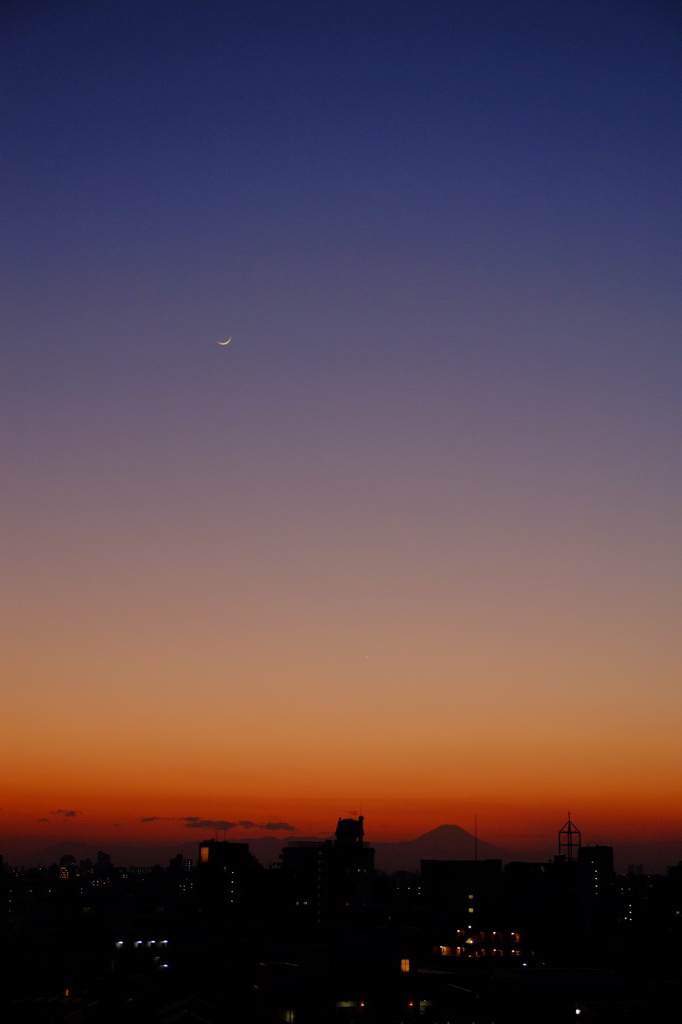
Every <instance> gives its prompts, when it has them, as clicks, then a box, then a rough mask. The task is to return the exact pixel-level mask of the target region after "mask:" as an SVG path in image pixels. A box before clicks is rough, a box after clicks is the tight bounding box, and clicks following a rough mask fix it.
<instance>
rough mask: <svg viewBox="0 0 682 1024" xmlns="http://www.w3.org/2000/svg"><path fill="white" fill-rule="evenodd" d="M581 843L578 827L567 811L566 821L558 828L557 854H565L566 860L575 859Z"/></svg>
mask: <svg viewBox="0 0 682 1024" xmlns="http://www.w3.org/2000/svg"><path fill="white" fill-rule="evenodd" d="M580 844H581V836H580V829H578V828H576V827H575V825H574V824H573V822H572V821H571V812H570V811H569V812H568V821H567V822H566V824H565V825H564V827H563V828H560V829H559V854H560V855H561V854H562V853H563V854H565V856H566V860H575V858H576V856H577V854H578V852H579V850H580Z"/></svg>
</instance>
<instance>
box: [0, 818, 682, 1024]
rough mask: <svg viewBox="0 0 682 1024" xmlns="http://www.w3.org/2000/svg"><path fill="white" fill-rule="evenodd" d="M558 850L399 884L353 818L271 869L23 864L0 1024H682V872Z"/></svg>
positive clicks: (219, 845)
mask: <svg viewBox="0 0 682 1024" xmlns="http://www.w3.org/2000/svg"><path fill="white" fill-rule="evenodd" d="M559 849H560V853H559V854H558V855H557V856H555V857H553V858H552V859H551V860H548V861H546V862H541V863H527V862H517V863H510V864H506V865H504V864H503V863H502V862H501V861H499V860H476V859H474V860H467V861H464V860H425V861H422V865H421V871H420V872H414V873H408V872H398V873H395V874H392V875H384V874H381V873H377V872H375V870H374V850H373V849H372V847H371V846H368V845H367V844H366V843H365V836H364V822H363V819H362V818H358V819H354V818H348V819H339V822H338V824H337V827H336V831H335V834H334V836H333V838H330V839H328V840H324V841H319V842H318V841H315V842H306V843H301V842H291V843H289V844H288V846H286V847H285V848H284V849H283V851H282V855H281V859H280V861H279V862H278V863H277V864H276V865H271V866H269V867H266V866H264V865H262V864H259V863H258V862H257V861H256V860H255V858H254V857H253V856H252V854H251V851H250V849H249V846H248V844H247V843H233V842H218V841H216V840H207V841H204V842H202V843H200V845H199V854H198V861H197V863H196V864H193V863H192V862H190V861H188V860H186V859H183V857H182V856H178V857H176V858H173V860H172V861H171V863H170V865H169V866H168V868H165V869H162V868H160V867H156V868H151V869H124V868H120V867H116V866H114V865H112V864H111V860H110V858H108V857H107V856H106V855H105V854H100V855H98V857H97V859H96V861H95V862H91V861H84V862H81V863H80V864H78V863H77V862H76V860H75V858H74V857H72V856H69V855H68V854H66V855H65V856H64V857H62V858H61V860H60V862H59V863H58V864H55V865H53V866H52V867H50V868H49V869H47V870H42V869H34V870H30V871H18V870H13V869H10V868H8V867H7V866H6V865H5V866H2V869H1V871H0V924H1V929H2V930H1V932H0V964H1V967H2V977H3V982H2V986H1V989H0V1020H2V1021H3V1024H4V1022H7V1024H13V1022H33V1021H35V1022H40V1024H67V1022H68V1024H98V1022H107V1024H108V1022H119V1021H120V1022H121V1024H125V1022H136V1024H137V1022H140V1024H142V1022H144V1024H176V1022H181V1021H182V1022H184V1024H191V1022H213V1021H216V1022H217V1021H220V1022H227V1021H230V1022H232V1021H234V1022H240V1024H241V1022H244V1024H251V1022H253V1024H275V1022H280V1021H283V1022H290V1024H319V1022H325V1021H334V1022H336V1021H338V1022H342V1021H348V1022H351V1021H358V1022H360V1021H364V1022H369V1024H379V1022H382V1024H399V1022H408V1021H423V1022H424V1024H436V1022H440V1024H446V1022H450V1024H493V1022H496V1024H505V1022H508V1024H512V1022H514V1024H515V1022H521V1021H524V1022H530V1024H535V1022H537V1024H539V1022H543V1024H546V1022H550V1024H555V1022H556V1024H561V1022H563V1021H569V1020H571V1021H575V1020H580V1021H592V1022H609V1024H611V1022H614V1024H615V1022H620V1021H623V1022H625V1021H627V1022H630V1021H642V1022H647V1024H648V1022H652V1021H656V1022H659V1021H660V1022H665V1021H675V1022H677V1021H679V1020H681V1019H682V994H681V993H682V866H680V867H678V868H672V869H670V870H669V872H668V874H667V876H659V877H649V876H646V875H644V874H641V873H637V874H635V873H633V874H628V875H622V876H617V875H616V874H615V872H614V870H613V851H612V850H611V848H610V847H604V846H583V845H581V843H580V835H579V833H578V832H577V830H576V829H575V827H574V826H573V832H572V833H571V842H570V844H569V845H568V846H567V845H561V844H560V847H559Z"/></svg>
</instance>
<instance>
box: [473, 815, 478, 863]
mask: <svg viewBox="0 0 682 1024" xmlns="http://www.w3.org/2000/svg"><path fill="white" fill-rule="evenodd" d="M474 860H475V861H477V860H478V815H477V814H474Z"/></svg>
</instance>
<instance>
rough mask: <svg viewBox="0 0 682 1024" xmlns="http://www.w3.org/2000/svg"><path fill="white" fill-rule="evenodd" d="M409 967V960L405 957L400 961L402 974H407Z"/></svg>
mask: <svg viewBox="0 0 682 1024" xmlns="http://www.w3.org/2000/svg"><path fill="white" fill-rule="evenodd" d="M409 969H410V961H409V960H407V959H405V960H401V961H400V970H401V971H402V973H403V974H407V972H408V971H409Z"/></svg>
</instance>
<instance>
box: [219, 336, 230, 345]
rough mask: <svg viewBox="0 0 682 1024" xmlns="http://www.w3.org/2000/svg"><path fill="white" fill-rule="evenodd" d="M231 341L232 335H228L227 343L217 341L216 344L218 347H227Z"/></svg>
mask: <svg viewBox="0 0 682 1024" xmlns="http://www.w3.org/2000/svg"><path fill="white" fill-rule="evenodd" d="M231 341H232V335H230V337H229V338H228V339H227V341H219V342H218V344H219V345H229V344H230V342H231Z"/></svg>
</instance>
